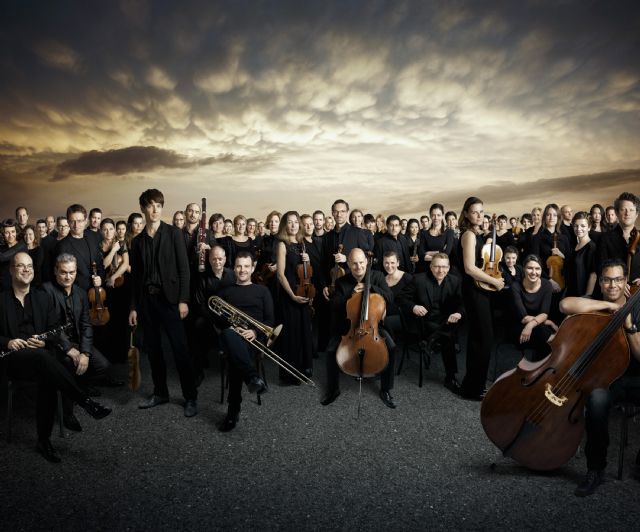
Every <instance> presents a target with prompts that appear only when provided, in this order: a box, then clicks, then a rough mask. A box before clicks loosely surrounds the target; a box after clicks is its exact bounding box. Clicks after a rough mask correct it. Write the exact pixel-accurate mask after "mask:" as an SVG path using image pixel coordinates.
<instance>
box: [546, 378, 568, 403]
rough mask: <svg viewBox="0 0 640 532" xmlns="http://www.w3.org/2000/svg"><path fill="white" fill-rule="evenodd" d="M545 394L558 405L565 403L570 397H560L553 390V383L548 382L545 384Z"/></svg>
mask: <svg viewBox="0 0 640 532" xmlns="http://www.w3.org/2000/svg"><path fill="white" fill-rule="evenodd" d="M544 388H545V390H544V396H545V397H546V398H547V399H549V401H550V402H551V404H554V405H556V406H562V405H563V404H565V403H566V402H567V401H568V400H569V398H568V397H558V396H557V395H556V394H555V393H553V390H552V389H551V384H550V383H547V384H545V385H544Z"/></svg>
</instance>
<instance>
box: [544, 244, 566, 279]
mask: <svg viewBox="0 0 640 532" xmlns="http://www.w3.org/2000/svg"><path fill="white" fill-rule="evenodd" d="M553 247H554V248H557V247H558V233H557V232H554V233H553ZM563 267H564V259H563V258H562V257H559V256H558V255H550V256H549V257H548V258H547V268H548V270H549V278H550V279H553V280H554V281H555V282H556V283H558V285H559V286H560V290H562V289H564V275H562V268H563Z"/></svg>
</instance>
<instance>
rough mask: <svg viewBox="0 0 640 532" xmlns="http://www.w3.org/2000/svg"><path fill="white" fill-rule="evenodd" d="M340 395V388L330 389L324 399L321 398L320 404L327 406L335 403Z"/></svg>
mask: <svg viewBox="0 0 640 532" xmlns="http://www.w3.org/2000/svg"><path fill="white" fill-rule="evenodd" d="M339 396H340V390H338V389H337V388H336V389H335V390H329V391H328V392H327V393H326V394H324V396H323V397H322V399H320V404H321V405H322V406H327V405H330V404H331V403H333V402H334V401H335V400H336V399H337V398H338V397H339Z"/></svg>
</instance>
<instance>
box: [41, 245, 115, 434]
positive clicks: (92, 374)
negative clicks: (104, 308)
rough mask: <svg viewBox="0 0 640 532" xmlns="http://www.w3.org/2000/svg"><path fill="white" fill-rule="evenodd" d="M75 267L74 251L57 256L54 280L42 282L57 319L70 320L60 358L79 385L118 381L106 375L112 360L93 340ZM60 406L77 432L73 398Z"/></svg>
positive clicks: (113, 383)
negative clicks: (75, 376)
mask: <svg viewBox="0 0 640 532" xmlns="http://www.w3.org/2000/svg"><path fill="white" fill-rule="evenodd" d="M77 268H78V266H77V260H76V258H75V257H74V256H73V255H71V254H68V253H66V254H62V255H60V256H58V258H57V260H56V265H55V268H54V274H55V280H54V281H53V282H46V283H44V284H43V285H42V288H43V289H44V291H45V292H47V293H48V294H49V296H51V298H52V300H53V303H54V306H55V309H56V313H57V314H58V319H59V321H60V323H66V322H69V323H71V327H70V328H69V329H68V330H67V331H66V332H65V333H63V334H61V335H60V344H59V346H60V350H59V352H60V351H61V356H60V357H59V359H60V362H62V364H63V365H64V366H65V367H66V368H67V370H68V371H69V373H70V374H71V375H77V377H78V379H77V382H78V383H79V384H81V385H82V384H86V382H87V381H93V382H96V381H99V382H104V383H106V384H109V385H121V384H123V383H122V382H118V381H115V380H114V379H113V378H112V377H109V376H108V371H109V368H110V367H111V363H110V362H109V361H108V360H107V358H106V357H105V356H104V355H103V354H102V353H101V352H100V351H99V350H98V349H97V348H96V347H95V346H94V344H93V327H92V326H91V323H90V322H89V298H88V297H87V292H86V291H84V290H82V289H81V288H79V287H78V286H75V285H74V282H75V280H76V274H77ZM62 407H63V408H62V410H63V423H64V426H65V427H67V428H68V429H69V430H73V431H76V432H80V431H81V430H82V426H81V425H80V422H79V421H78V418H76V416H75V415H74V414H73V402H72V401H71V399H70V398H69V397H67V396H66V395H65V396H64V397H63V401H62Z"/></svg>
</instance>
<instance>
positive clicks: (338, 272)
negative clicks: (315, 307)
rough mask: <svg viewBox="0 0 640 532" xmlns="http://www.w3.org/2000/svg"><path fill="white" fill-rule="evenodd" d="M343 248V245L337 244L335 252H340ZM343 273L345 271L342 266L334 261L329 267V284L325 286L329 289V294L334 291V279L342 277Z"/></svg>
mask: <svg viewBox="0 0 640 532" xmlns="http://www.w3.org/2000/svg"><path fill="white" fill-rule="evenodd" d="M343 250H344V245H343V244H339V245H338V251H337V253H342V251H343ZM345 274H346V272H345V271H344V268H343V267H342V266H340V264H339V263H338V262H336V263H335V264H334V266H333V268H331V270H330V271H329V276H330V278H331V284H330V285H329V286H328V287H327V288H328V290H329V295H332V294H334V293H335V291H336V281H337V280H338V279H340V277H344V275H345Z"/></svg>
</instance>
